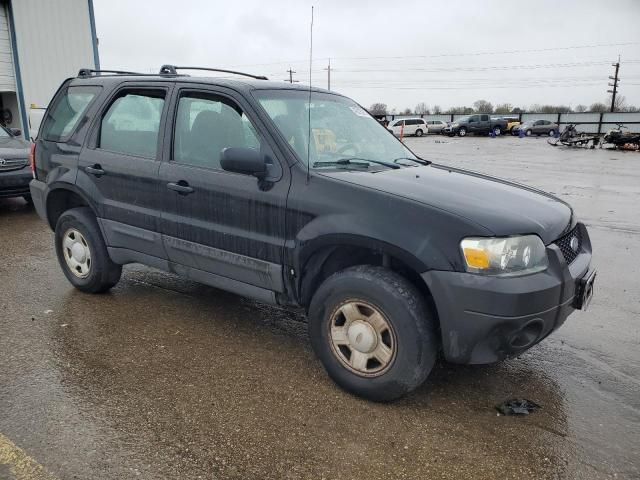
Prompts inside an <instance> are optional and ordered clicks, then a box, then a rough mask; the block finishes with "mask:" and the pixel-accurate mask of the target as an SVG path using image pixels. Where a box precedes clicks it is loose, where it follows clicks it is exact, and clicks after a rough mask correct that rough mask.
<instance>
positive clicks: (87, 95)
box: [41, 86, 100, 142]
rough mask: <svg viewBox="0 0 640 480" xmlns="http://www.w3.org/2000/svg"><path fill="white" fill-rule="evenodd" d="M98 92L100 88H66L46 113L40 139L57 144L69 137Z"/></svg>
mask: <svg viewBox="0 0 640 480" xmlns="http://www.w3.org/2000/svg"><path fill="white" fill-rule="evenodd" d="M99 91H100V87H88V86H87V87H68V88H67V89H66V90H65V91H64V92H63V93H62V94H61V95H60V96H59V97H58V98H57V99H56V102H55V104H54V105H53V106H52V107H51V108H50V109H49V110H48V111H47V117H46V118H45V121H44V123H43V125H42V132H41V133H42V138H44V139H45V140H50V141H53V142H59V141H63V140H64V139H66V138H67V137H68V136H69V135H71V133H72V132H73V130H74V129H75V128H76V126H77V125H78V122H79V121H80V118H81V117H82V114H83V113H84V112H85V111H86V110H87V107H88V106H89V104H90V103H91V101H92V100H93V99H94V98H95V97H96V95H97V94H98V92H99Z"/></svg>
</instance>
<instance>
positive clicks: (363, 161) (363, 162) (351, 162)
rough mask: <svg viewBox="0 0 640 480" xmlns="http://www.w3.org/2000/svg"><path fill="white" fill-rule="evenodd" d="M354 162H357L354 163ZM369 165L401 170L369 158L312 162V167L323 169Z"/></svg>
mask: <svg viewBox="0 0 640 480" xmlns="http://www.w3.org/2000/svg"><path fill="white" fill-rule="evenodd" d="M354 160H359V161H355V162H354ZM370 163H375V164H376V165H384V166H385V167H388V168H393V169H398V168H401V167H400V165H398V164H396V163H391V162H385V161H382V160H371V159H370V158H359V157H349V158H341V159H340V160H334V161H327V162H314V164H313V166H314V167H318V166H319V167H324V166H332V165H358V166H366V167H369V164H370Z"/></svg>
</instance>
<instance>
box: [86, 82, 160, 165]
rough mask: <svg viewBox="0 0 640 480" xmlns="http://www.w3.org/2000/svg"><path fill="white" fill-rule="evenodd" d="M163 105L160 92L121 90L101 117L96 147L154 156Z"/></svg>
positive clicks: (128, 153)
mask: <svg viewBox="0 0 640 480" xmlns="http://www.w3.org/2000/svg"><path fill="white" fill-rule="evenodd" d="M163 107H164V91H150V92H144V93H141V92H139V91H136V92H135V93H134V92H130V93H124V94H123V95H121V96H120V97H118V98H117V99H116V100H115V101H114V102H113V103H112V104H111V106H110V107H109V109H108V110H107V113H106V114H105V115H104V117H103V118H102V124H101V125H100V140H99V144H98V148H101V149H103V150H108V151H110V152H116V153H123V154H126V155H137V156H141V157H150V158H155V156H156V150H157V148H158V131H159V130H160V117H162V109H163Z"/></svg>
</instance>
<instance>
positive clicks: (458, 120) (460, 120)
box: [455, 117, 471, 122]
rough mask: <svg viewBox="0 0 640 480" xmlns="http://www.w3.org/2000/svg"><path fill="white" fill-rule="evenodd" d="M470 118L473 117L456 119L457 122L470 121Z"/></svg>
mask: <svg viewBox="0 0 640 480" xmlns="http://www.w3.org/2000/svg"><path fill="white" fill-rule="evenodd" d="M469 118H471V117H460V118H456V119H455V121H456V122H468V121H469Z"/></svg>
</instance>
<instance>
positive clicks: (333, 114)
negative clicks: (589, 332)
mask: <svg viewBox="0 0 640 480" xmlns="http://www.w3.org/2000/svg"><path fill="white" fill-rule="evenodd" d="M71 96H73V99H72V100H70V97H71ZM309 98H311V102H309ZM140 102H142V103H140ZM129 103H130V104H131V105H133V106H134V107H135V108H130V109H125V106H127V105H128V104H129ZM51 105H52V106H51V107H50V110H51V111H50V112H48V113H47V115H46V116H45V120H44V122H43V128H42V129H41V132H40V134H39V137H38V139H37V141H36V148H35V156H34V162H35V165H34V170H35V176H36V178H35V179H34V180H33V181H32V182H31V193H32V196H33V198H34V202H35V205H36V209H37V211H38V213H39V215H40V216H41V217H42V218H43V219H44V220H45V221H46V222H47V223H48V224H49V225H50V226H51V228H53V229H55V230H56V238H58V233H59V237H60V238H59V241H60V244H59V245H57V248H58V247H59V249H58V252H59V257H60V263H61V265H62V266H63V270H64V269H65V268H67V267H69V268H71V272H69V271H68V270H65V274H66V275H67V278H69V279H70V281H71V282H72V283H74V285H75V286H76V287H78V288H80V289H84V290H85V291H103V290H105V289H107V288H109V287H110V286H111V285H112V284H115V282H117V279H118V278H119V271H118V270H117V268H119V265H122V264H126V263H132V262H139V263H143V264H146V265H150V266H153V267H156V268H160V269H163V270H166V271H170V272H174V273H177V274H180V275H183V276H186V277H188V278H191V279H194V280H197V281H200V282H203V283H206V284H209V285H212V286H215V287H218V288H222V289H226V290H230V291H233V292H236V293H239V294H241V295H245V296H249V297H252V298H255V299H257V300H259V301H262V302H268V303H274V304H280V305H298V306H302V307H304V308H305V309H306V310H307V311H308V312H309V316H310V333H311V335H312V344H314V349H316V352H317V353H318V354H319V356H320V357H321V360H322V361H323V364H324V365H325V368H327V371H328V372H329V374H330V375H331V376H332V378H333V379H334V380H336V381H337V382H338V383H339V384H340V385H341V386H343V387H344V388H346V389H348V390H350V391H352V392H354V393H357V394H360V395H363V396H365V397H367V398H371V399H374V400H389V399H393V398H397V397H398V396H400V395H401V394H404V393H406V392H407V391H410V390H411V389H413V388H415V387H416V386H417V385H418V384H419V383H420V382H421V381H423V380H424V378H426V375H427V374H428V370H429V369H430V367H428V365H432V360H433V359H435V351H436V350H440V349H441V350H442V351H443V353H444V356H445V358H446V359H447V360H449V361H451V362H457V363H488V362H494V361H497V360H501V359H504V358H507V357H509V356H513V355H516V354H518V353H521V352H522V351H524V350H526V349H527V348H530V347H531V346H533V345H534V344H536V343H537V342H539V341H540V340H542V339H543V338H544V337H546V336H547V335H548V334H549V333H551V332H552V331H553V330H555V329H556V328H558V327H559V326H560V325H562V324H563V322H564V321H565V320H566V318H567V316H568V315H569V314H570V313H571V312H572V311H573V310H574V309H576V308H582V307H583V306H584V304H585V303H586V302H588V300H589V298H590V295H591V292H592V288H593V277H594V274H593V272H592V270H591V267H590V264H591V243H590V240H589V235H588V233H587V230H586V228H585V226H584V225H583V224H582V223H580V222H579V221H578V220H577V219H576V217H575V215H574V214H573V211H572V209H571V207H570V206H569V205H568V204H566V203H565V202H563V201H561V200H559V199H558V198H556V197H554V196H552V195H550V194H547V193H544V192H541V191H538V190H535V189H532V188H529V187H526V186H522V185H516V184H514V183H511V182H508V181H504V180H500V179H496V178H492V177H488V176H485V175H481V174H478V173H474V172H469V171H464V170H460V169H456V168H452V167H447V166H444V165H437V164H434V163H431V162H428V161H424V160H422V159H419V158H417V157H415V156H414V155H413V154H412V153H411V152H410V151H409V150H408V149H407V148H406V147H405V146H404V145H403V144H402V143H400V142H399V141H398V140H397V139H395V138H394V137H393V136H392V135H390V134H389V133H388V132H387V131H385V128H384V127H383V126H381V125H379V124H378V122H376V121H375V119H374V118H373V117H371V116H369V115H368V114H367V113H366V111H364V109H362V108H361V107H360V106H359V105H357V104H356V103H354V102H353V101H351V100H349V99H347V98H346V97H342V96H340V95H337V94H335V93H332V92H328V91H324V90H320V89H312V91H311V92H309V89H305V88H303V87H298V86H293V85H286V86H285V85H283V84H282V83H275V82H273V83H272V82H268V81H264V80H223V79H213V78H202V77H189V76H180V75H158V76H149V75H146V76H135V75H90V76H81V77H79V78H73V79H69V80H67V81H66V82H65V83H64V84H63V85H62V87H61V88H60V90H59V91H58V93H57V94H56V97H55V98H54V101H53V102H52V103H51ZM209 110H210V111H209ZM140 111H144V112H145V113H144V115H142V117H143V119H142V120H137V119H136V118H133V117H132V115H134V116H135V115H136V113H135V112H140ZM69 112H71V113H69ZM203 112H204V113H203ZM65 115H66V117H65ZM56 118H58V119H59V118H66V119H67V120H68V122H67V120H65V122H67V123H72V124H73V125H72V126H70V127H69V126H68V125H67V126H66V127H65V128H58V127H56V122H57V121H58V120H56ZM305 119H311V124H310V125H309V123H306V124H305ZM136 122H138V123H136ZM144 122H148V124H147V123H144ZM143 124H144V125H143ZM65 125H66V124H65ZM221 125H223V126H224V128H225V129H227V130H225V131H226V132H227V133H225V135H224V138H223V139H222V140H220V139H219V138H217V137H216V135H215V131H217V130H216V129H222V128H223V127H222V126H221ZM230 125H233V126H234V128H236V130H233V129H232V130H233V131H232V130H229V128H230V127H229V126H230ZM353 125H356V127H353ZM350 128H357V129H358V130H357V132H356V133H353V134H352V133H350V130H349V129H350ZM150 131H155V132H156V133H155V134H154V135H150V134H149V132H150ZM141 132H142V133H141ZM234 132H236V133H237V132H241V133H237V134H236V133H234ZM361 138H365V139H366V141H361V140H360V139H361ZM113 139H117V140H118V141H117V142H114V141H113ZM390 142H393V143H390ZM203 152H204V153H205V154H204V155H202V153H203ZM208 152H213V153H214V154H215V155H213V156H215V161H213V163H211V161H212V160H211V158H210V157H212V155H211V154H210V153H208ZM73 211H76V214H75V217H74V215H71V214H68V212H73ZM65 215H68V216H69V218H67V217H66V216H65ZM88 217H91V219H89V220H87V218H88ZM93 217H95V222H96V224H97V225H98V226H99V230H97V227H96V232H98V233H95V232H94V233H92V231H91V229H90V228H89V229H88V230H87V229H85V228H84V227H83V223H82V219H83V218H84V219H85V220H84V223H85V224H86V223H87V222H89V223H91V222H93V221H94V220H93ZM65 222H67V223H65ZM74 222H76V223H74ZM77 222H80V223H77ZM74 225H77V226H76V227H74ZM59 230H60V232H58V231H59ZM74 232H76V233H74ZM80 234H82V235H80ZM98 235H99V236H100V237H101V239H102V240H99V239H97V237H98ZM85 237H86V242H85ZM522 239H524V240H522ZM92 242H94V243H92ZM101 242H104V247H105V252H106V253H105V255H107V254H108V258H106V259H100V258H99V256H98V255H99V252H100V249H101V245H102V243H101ZM465 242H466V243H465ZM469 242H471V243H469ZM518 242H520V243H518ZM522 242H524V243H522ZM527 242H528V243H527ZM84 243H88V244H89V246H88V247H86V248H85V249H84V250H83V244H84ZM95 243H99V245H96V244H95ZM500 249H502V250H500ZM498 250H499V251H498ZM83 252H84V253H83ZM496 252H497V253H496ZM505 252H506V253H505ZM496 255H497V256H496ZM500 255H502V256H500ZM89 256H90V257H91V259H92V261H93V263H94V264H96V262H106V263H104V265H106V266H105V267H104V268H105V269H108V268H110V269H111V270H110V271H112V272H114V277H113V278H114V280H113V281H111V283H108V284H102V288H101V289H99V288H97V287H95V285H94V286H87V283H86V282H87V281H88V280H87V279H91V278H93V277H92V276H91V275H93V273H92V272H91V268H92V267H91V265H88V262H87V260H86V259H87V258H88V257H89ZM534 257H535V258H536V260H535V261H536V262H538V263H537V264H536V265H535V266H534V265H533V263H531V264H530V263H529V262H534V260H533V258H534ZM505 258H506V260H505ZM496 259H497V260H496ZM83 262H84V263H83ZM496 262H497V263H496ZM78 265H79V266H78ZM65 266H66V267H65ZM107 267H108V268H107ZM534 267H535V268H534ZM73 269H75V271H73ZM85 269H86V271H87V272H89V273H86V272H85ZM85 273H86V275H85V276H84V277H83V275H84V274H85ZM374 277H375V278H378V279H382V280H379V282H378V283H380V282H386V283H384V285H383V287H384V288H381V289H380V290H379V294H377V295H379V296H376V295H374V294H373V293H372V292H375V291H377V290H375V288H377V284H375V283H374V284H372V289H368V288H366V287H365V288H364V289H363V287H362V285H365V286H366V285H367V283H366V282H370V281H371V278H374ZM83 282H84V283H83ZM105 285H106V287H105ZM94 287H95V288H94ZM90 288H92V289H93V290H90ZM385 288H386V290H385ZM394 288H395V290H394V292H395V293H394V294H396V297H397V298H401V297H402V295H405V296H406V297H405V298H404V300H403V301H402V302H396V303H394V301H395V300H393V299H391V298H389V299H388V302H387V299H386V297H385V295H386V291H391V290H393V289H394ZM397 298H396V299H397ZM378 300H380V302H379V303H378ZM392 300H393V301H392ZM331 302H334V303H335V308H334V307H333V306H332V305H334V303H331ZM349 302H351V303H349ZM385 302H387V303H385ZM403 303H404V304H409V307H411V308H413V307H416V308H415V309H414V310H411V311H409V312H406V313H402V308H404V307H403V306H402V304H403ZM396 308H398V309H400V310H398V311H399V312H400V313H397V314H396V313H394V312H395V310H394V309H396ZM414 313H415V315H417V316H422V317H424V325H421V324H419V325H417V326H415V325H413V323H415V322H418V323H421V322H422V319H419V320H415V319H414V320H412V321H411V322H413V323H411V322H409V323H408V325H409V326H407V327H406V329H405V323H406V322H408V320H407V318H404V317H403V315H404V316H405V317H406V316H411V315H413V314H414ZM352 315H353V317H351V316H352ZM323 322H324V323H323ZM327 322H328V323H327ZM327 325H328V326H327ZM425 325H426V327H425ZM316 326H317V329H316ZM347 327H348V328H347ZM413 327H415V328H416V330H411V331H412V332H417V333H415V334H407V333H406V332H408V331H410V328H413ZM407 329H408V330H407ZM403 335H409V336H408V337H403ZM324 336H328V340H327V341H329V342H333V343H332V347H331V348H329V347H326V350H323V348H325V347H324V346H323V345H320V344H318V346H317V347H316V344H315V343H314V342H320V340H318V338H319V337H322V338H325V337H324ZM414 337H415V338H419V339H423V338H424V343H423V344H416V345H414V347H415V348H416V349H417V350H416V351H415V352H414V353H415V354H416V355H417V356H418V357H419V358H422V359H423V360H424V364H423V365H425V366H422V367H421V369H422V370H426V372H422V373H420V374H419V375H415V376H412V377H411V378H410V379H406V378H404V377H402V378H403V380H401V381H400V380H398V378H400V377H397V378H396V377H394V375H396V373H397V372H396V371H397V370H398V369H401V370H403V371H411V368H410V367H411V365H412V364H411V361H412V360H411V359H410V358H409V357H411V358H413V357H412V355H413V353H412V354H411V355H409V354H407V355H406V358H405V356H404V354H405V352H404V351H403V350H402V348H403V342H405V340H404V338H407V339H408V340H407V341H406V342H405V343H404V345H406V343H407V342H409V343H410V342H412V341H413V339H414ZM427 347H428V348H427ZM412 348H413V347H412ZM332 352H333V353H332ZM410 353H411V352H410ZM332 355H333V356H332ZM359 359H360V360H359ZM338 360H339V361H338ZM403 362H405V363H403ZM406 362H409V363H406ZM415 370H420V369H418V368H416V369H415ZM402 374H403V373H402V372H400V373H397V375H402ZM387 379H389V381H388V382H387ZM385 382H387V383H385Z"/></svg>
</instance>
